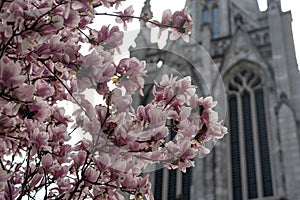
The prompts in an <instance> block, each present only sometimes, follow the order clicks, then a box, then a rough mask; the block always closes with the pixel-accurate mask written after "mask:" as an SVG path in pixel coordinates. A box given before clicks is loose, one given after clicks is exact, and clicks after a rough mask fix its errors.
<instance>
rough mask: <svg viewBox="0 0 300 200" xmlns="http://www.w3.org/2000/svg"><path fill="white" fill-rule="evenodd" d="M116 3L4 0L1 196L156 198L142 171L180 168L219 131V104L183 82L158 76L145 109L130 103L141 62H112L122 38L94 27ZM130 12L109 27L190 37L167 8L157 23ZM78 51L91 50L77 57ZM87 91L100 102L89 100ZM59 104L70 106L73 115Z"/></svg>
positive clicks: (185, 23)
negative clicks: (142, 27) (140, 27)
mask: <svg viewBox="0 0 300 200" xmlns="http://www.w3.org/2000/svg"><path fill="white" fill-rule="evenodd" d="M121 2H122V1H121V0H93V1H90V0H81V1H77V0H74V1H45V0H42V1H34V0H27V1H24V0H15V1H6V2H4V3H2V5H1V6H2V7H1V10H0V18H1V23H0V46H1V48H0V152H1V155H3V156H0V161H1V166H0V199H23V198H27V197H28V196H29V195H30V196H36V195H39V194H42V195H44V197H45V198H48V199H82V198H91V199H103V200H104V199H106V200H107V199H110V200H116V199H120V200H123V199H125V197H127V196H129V198H131V199H146V200H153V195H152V193H151V184H150V182H149V176H147V175H146V176H144V174H143V173H142V171H143V169H145V168H147V167H148V166H149V165H153V164H157V163H162V164H164V167H166V168H179V169H180V170H182V171H185V170H186V168H188V167H192V166H194V161H193V160H194V158H195V157H196V156H197V154H198V153H199V152H203V153H208V152H209V150H210V149H208V148H207V143H208V142H215V141H216V140H218V139H220V138H222V137H223V136H224V134H226V132H227V129H226V128H225V127H223V126H222V123H221V122H220V121H219V119H218V115H217V113H216V112H215V111H214V110H213V109H214V106H215V105H216V103H215V102H214V101H213V99H212V98H211V97H206V98H202V97H198V96H197V95H196V87H195V86H193V85H192V84H191V78H190V77H184V78H181V79H179V78H178V77H173V76H167V75H164V76H163V77H162V80H161V81H160V82H157V83H155V87H154V88H153V91H152V93H153V95H154V99H153V100H152V101H151V102H150V103H149V104H147V105H144V106H138V108H137V109H135V108H134V107H133V106H132V102H133V99H132V95H133V94H135V93H137V92H139V93H140V95H143V91H142V89H143V87H144V82H145V81H144V77H145V76H146V65H145V62H144V61H140V60H138V59H137V58H122V59H121V60H120V61H119V62H115V61H114V58H115V56H116V54H115V52H116V51H119V47H120V46H121V45H122V44H123V39H124V33H123V32H122V31H120V29H119V28H118V27H117V26H111V25H105V26H104V25H103V26H100V27H98V28H92V27H91V23H92V22H93V21H95V18H96V17H98V16H99V13H96V11H98V10H101V9H102V8H103V6H105V7H112V6H115V7H118V6H119V5H120V4H121ZM132 14H133V9H132V7H131V6H130V7H128V8H126V9H125V10H124V11H123V12H117V15H119V17H117V19H116V21H117V22H118V23H123V25H124V27H125V29H126V25H127V23H128V22H130V21H132V19H134V18H139V19H141V20H144V21H147V22H148V23H150V22H152V25H155V26H158V27H159V28H160V31H159V32H161V31H163V30H166V29H168V30H170V31H171V32H172V33H171V35H170V39H176V38H178V37H182V38H183V39H184V40H185V41H187V40H188V36H187V35H188V34H189V32H190V29H191V25H192V23H191V21H190V17H189V16H188V15H187V14H186V12H185V10H182V11H177V12H175V13H173V14H172V12H171V11H170V10H166V11H165V12H164V13H163V16H162V20H161V22H159V21H150V20H149V19H146V18H142V17H133V16H132ZM96 15H97V16H96ZM112 15H115V14H112ZM104 22H105V21H103V20H102V21H101V23H104ZM94 27H95V26H94ZM81 46H87V47H90V49H89V50H91V51H89V52H86V54H83V53H84V52H82V51H81V50H82V49H81ZM86 89H90V90H92V91H95V92H96V93H98V94H100V95H101V96H99V95H98V96H97V97H95V99H90V96H89V95H85V94H84V91H85V90H86ZM93 100H95V101H93ZM61 101H68V103H73V104H75V105H76V106H77V107H76V109H75V111H74V112H73V113H72V116H68V115H67V113H68V112H69V110H68V108H67V107H65V108H64V106H61V104H60V102H61ZM92 101H93V102H92ZM170 133H172V134H171V135H173V134H175V137H172V138H171V136H170ZM170 139H171V140H170ZM73 140H75V142H74V141H73ZM8 169H9V170H8Z"/></svg>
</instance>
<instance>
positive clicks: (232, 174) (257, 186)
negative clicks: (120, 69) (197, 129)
mask: <svg viewBox="0 0 300 200" xmlns="http://www.w3.org/2000/svg"><path fill="white" fill-rule="evenodd" d="M150 3H151V2H150V0H146V1H145V6H144V8H143V10H142V14H145V13H147V15H148V16H150V17H151V16H152V12H151V5H150ZM174 3H175V2H174ZM280 5H281V4H280V0H268V9H267V10H266V11H263V12H261V11H260V10H259V8H258V3H257V1H256V0H187V2H186V6H187V8H188V12H189V13H190V15H191V16H192V18H193V30H192V38H193V39H194V40H195V41H196V42H197V45H194V44H192V45H191V44H185V43H184V42H182V41H181V40H179V41H176V42H171V41H167V44H166V46H165V47H164V48H162V49H159V48H158V44H156V43H151V40H150V37H151V33H150V30H149V29H147V28H144V29H143V31H141V32H140V33H139V34H138V36H137V38H136V47H135V48H132V49H131V56H135V57H138V58H139V59H144V60H146V61H147V63H149V66H148V71H149V77H148V79H149V80H154V79H159V78H160V77H161V75H162V74H163V73H169V74H170V73H174V74H175V75H176V73H177V75H178V76H187V75H189V76H191V77H192V81H193V83H194V84H195V85H197V86H198V88H200V94H201V95H212V96H214V97H215V98H216V99H217V100H218V105H219V107H218V109H222V108H227V112H226V113H225V112H224V113H221V118H224V119H226V120H225V124H226V126H227V127H228V128H229V134H228V135H226V136H225V137H224V138H223V139H222V140H220V141H219V142H218V143H217V144H216V146H215V147H214V148H213V149H212V151H211V153H210V154H209V155H207V156H206V157H205V158H203V159H200V160H196V167H195V168H192V169H188V170H187V172H186V173H181V172H179V171H177V170H169V171H168V170H165V169H159V170H156V171H155V172H153V173H152V174H151V180H152V182H153V192H154V196H155V200H175V199H181V200H226V199H228V200H248V199H255V200H279V199H282V200H283V199H289V200H300V147H299V142H300V75H299V71H298V66H297V61H296V55H295V48H294V42H293V35H292V29H291V21H292V16H291V13H290V12H282V10H281V6H280ZM141 27H142V28H143V27H145V24H143V23H141ZM199 44H201V46H202V47H203V48H204V49H201V48H199ZM204 50H206V51H204ZM174 52H176V53H174ZM207 53H208V54H207ZM208 55H209V56H208ZM165 66H167V67H165ZM216 69H217V70H216ZM218 76H221V78H220V77H218ZM203 77H204V78H203ZM150 89H151V84H149V85H146V87H145V94H146V95H145V96H146V99H145V98H144V99H140V102H139V103H146V102H147V101H148V100H147V98H148V99H150V95H151V92H150ZM224 93H225V94H226V95H225V96H224ZM137 98H138V97H137ZM172 134H176V133H171V135H172ZM171 137H172V136H171Z"/></svg>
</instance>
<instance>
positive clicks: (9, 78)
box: [0, 57, 26, 88]
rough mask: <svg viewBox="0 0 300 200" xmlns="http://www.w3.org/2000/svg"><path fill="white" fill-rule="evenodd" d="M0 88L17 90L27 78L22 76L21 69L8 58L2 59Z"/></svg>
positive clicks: (0, 60) (0, 62)
mask: <svg viewBox="0 0 300 200" xmlns="http://www.w3.org/2000/svg"><path fill="white" fill-rule="evenodd" d="M0 66H1V67H0V87H3V86H4V87H9V88H15V87H17V86H19V85H21V84H22V83H23V82H24V81H25V79H26V77H25V76H23V75H21V67H20V65H19V64H18V63H15V62H13V61H11V60H10V59H8V58H7V57H2V58H1V59H0Z"/></svg>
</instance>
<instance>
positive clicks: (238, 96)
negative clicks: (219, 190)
mask: <svg viewBox="0 0 300 200" xmlns="http://www.w3.org/2000/svg"><path fill="white" fill-rule="evenodd" d="M262 85H263V84H262V80H261V78H260V76H258V75H257V74H256V73H255V72H254V71H252V70H250V69H244V70H241V71H239V72H238V73H237V74H236V75H235V76H234V77H233V78H232V79H231V81H230V83H229V85H228V93H229V95H228V96H229V97H228V104H229V109H230V110H229V121H230V122H229V127H230V146H231V148H230V149H231V150H230V151H231V153H230V156H231V182H232V198H233V199H234V200H246V199H256V198H263V197H268V196H273V186H272V175H271V165H270V155H269V144H268V131H267V125H266V113H265V104H264V91H263V86H262Z"/></svg>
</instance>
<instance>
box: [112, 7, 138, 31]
mask: <svg viewBox="0 0 300 200" xmlns="http://www.w3.org/2000/svg"><path fill="white" fill-rule="evenodd" d="M133 12H134V11H133V6H129V7H128V8H126V9H125V10H124V12H116V13H117V14H118V15H119V17H117V18H116V22H117V23H123V27H124V30H125V31H126V30H127V24H126V22H131V21H132V17H131V16H132V14H133Z"/></svg>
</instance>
